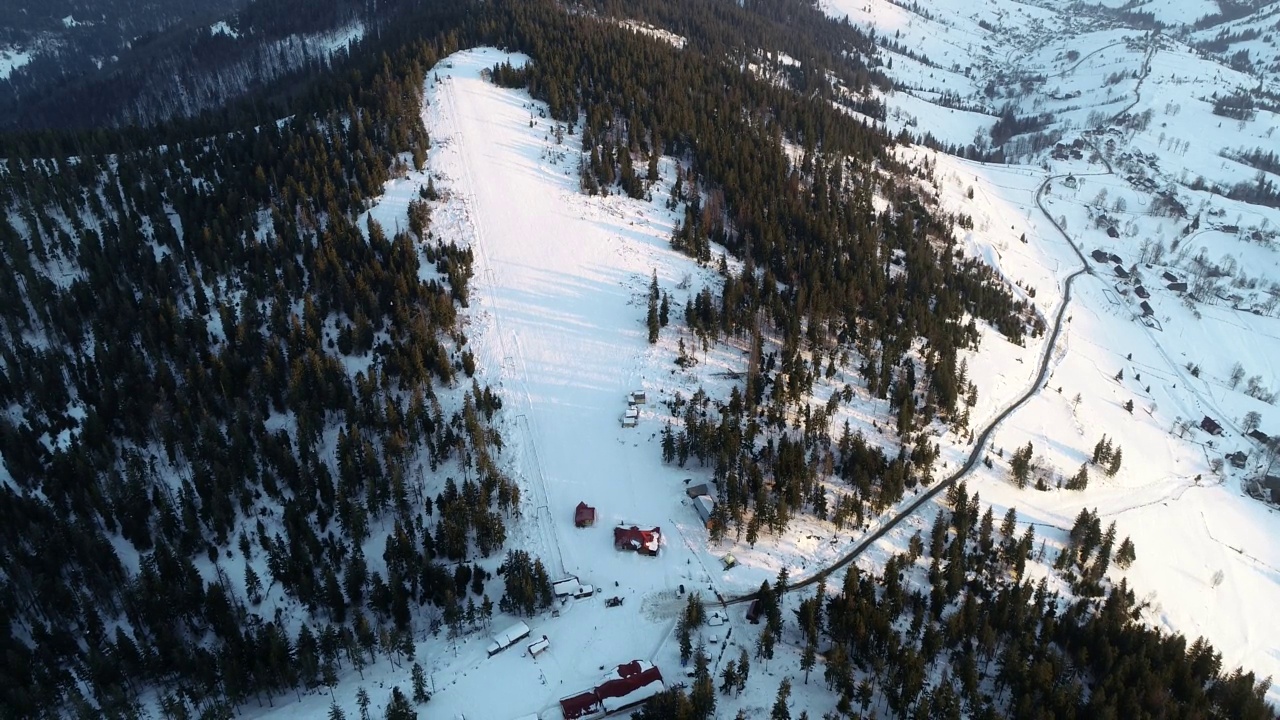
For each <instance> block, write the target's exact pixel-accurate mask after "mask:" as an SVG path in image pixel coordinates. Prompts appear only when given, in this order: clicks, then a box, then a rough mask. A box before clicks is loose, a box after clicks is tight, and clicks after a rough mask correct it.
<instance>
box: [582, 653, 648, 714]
mask: <svg viewBox="0 0 1280 720" xmlns="http://www.w3.org/2000/svg"><path fill="white" fill-rule="evenodd" d="M665 689H666V686H665V685H663V682H662V673H661V672H659V671H658V668H656V667H654V666H653V665H651V664H650V663H647V662H644V661H642V660H632V661H631V662H629V663H626V664H625V665H619V666H618V667H617V668H616V669H615V670H614V671H613V672H611V673H609V674H608V675H606V676H605V678H604V681H603V682H601V683H600V684H599V685H597V686H596V687H595V689H593V690H589V691H587V692H583V693H578V694H577V695H570V696H569V697H566V698H561V700H560V712H561V713H563V714H564V718H565V720H576V719H577V718H581V717H586V716H590V715H594V714H596V713H606V712H609V713H612V712H617V711H619V710H624V709H626V708H630V707H634V706H636V705H640V704H641V703H643V702H645V701H646V700H648V699H649V698H651V697H653V696H654V695H657V694H658V693H660V692H662V691H663V690H665Z"/></svg>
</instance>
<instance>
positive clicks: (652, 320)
mask: <svg viewBox="0 0 1280 720" xmlns="http://www.w3.org/2000/svg"><path fill="white" fill-rule="evenodd" d="M645 322H646V325H647V326H648V328H649V344H650V345H652V344H654V343H656V342H658V330H659V329H660V328H661V327H662V322H661V318H660V317H659V314H658V271H657V270H655V271H653V282H652V283H651V284H650V285H649V312H648V316H647V318H646V320H645Z"/></svg>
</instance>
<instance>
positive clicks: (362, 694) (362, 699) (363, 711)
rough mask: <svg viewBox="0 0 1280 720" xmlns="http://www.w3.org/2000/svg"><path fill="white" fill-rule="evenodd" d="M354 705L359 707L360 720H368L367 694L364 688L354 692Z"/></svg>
mask: <svg viewBox="0 0 1280 720" xmlns="http://www.w3.org/2000/svg"><path fill="white" fill-rule="evenodd" d="M356 705H357V706H359V707H360V720H369V692H368V691H367V690H365V689H364V687H360V688H359V689H358V690H356Z"/></svg>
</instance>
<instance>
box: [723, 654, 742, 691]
mask: <svg viewBox="0 0 1280 720" xmlns="http://www.w3.org/2000/svg"><path fill="white" fill-rule="evenodd" d="M737 686H738V663H737V662H735V661H733V660H730V661H729V662H727V663H725V665H724V670H722V671H720V692H721V693H722V694H724V695H728V694H729V693H730V692H731V691H732V690H733V689H734V688H735V687H737Z"/></svg>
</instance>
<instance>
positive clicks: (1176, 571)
mask: <svg viewBox="0 0 1280 720" xmlns="http://www.w3.org/2000/svg"><path fill="white" fill-rule="evenodd" d="M914 154H915V156H916V157H918V158H923V157H926V156H927V157H928V158H929V159H930V161H932V162H936V163H937V165H936V176H937V178H938V186H939V190H940V193H939V195H940V198H941V200H942V204H943V206H944V207H951V208H954V209H956V210H959V211H963V212H966V213H968V214H970V215H971V216H972V217H973V218H974V221H975V227H974V231H973V232H970V233H967V234H966V237H965V241H966V245H967V246H968V249H969V251H970V252H971V253H974V254H978V255H980V256H982V257H984V258H985V259H986V260H987V261H988V262H990V263H992V264H993V265H994V266H995V267H997V268H998V269H999V270H1000V271H1001V273H1002V274H1003V275H1004V276H1005V277H1007V278H1009V279H1011V280H1013V281H1017V282H1020V284H1021V285H1022V286H1023V287H1034V288H1035V289H1036V291H1037V292H1036V297H1035V302H1036V304H1037V307H1039V308H1040V309H1041V310H1042V311H1047V310H1048V309H1049V308H1050V307H1056V305H1057V303H1058V302H1059V301H1060V299H1061V280H1062V278H1063V277H1064V276H1065V275H1066V274H1067V273H1069V272H1071V271H1073V270H1075V269H1077V268H1078V267H1079V266H1080V260H1079V258H1078V257H1077V256H1076V255H1075V252H1074V251H1073V250H1072V249H1071V248H1070V246H1069V245H1068V244H1067V242H1066V241H1065V240H1064V239H1063V238H1062V236H1061V234H1059V233H1058V232H1057V231H1056V230H1055V229H1054V228H1053V226H1052V225H1051V224H1050V222H1049V220H1048V218H1046V217H1045V216H1044V215H1043V214H1042V213H1040V212H1039V211H1038V210H1036V209H1035V207H1036V206H1035V201H1034V190H1035V187H1036V186H1038V185H1039V182H1040V181H1041V180H1042V179H1043V178H1045V177H1046V173H1044V172H1043V171H1040V170H1039V169H1030V168H1019V167H1016V166H989V165H983V164H980V163H973V162H968V161H964V160H959V159H956V158H952V157H949V156H947V155H944V154H939V153H934V152H931V151H914ZM1093 171H1094V172H1105V167H1102V166H1098V167H1096V168H1094V170H1093ZM1063 179H1064V178H1062V177H1056V178H1054V179H1053V181H1052V182H1051V184H1050V186H1049V188H1048V190H1047V192H1046V194H1045V198H1044V202H1045V207H1046V209H1047V210H1048V211H1049V212H1050V213H1051V214H1053V215H1054V216H1055V217H1059V218H1062V219H1064V220H1065V226H1066V228H1067V230H1068V233H1069V234H1070V235H1071V236H1072V237H1073V239H1076V241H1077V242H1080V243H1082V245H1083V247H1082V249H1083V250H1085V252H1086V253H1087V252H1089V251H1090V250H1091V249H1093V248H1095V247H1104V248H1106V249H1107V250H1108V252H1115V253H1117V254H1119V255H1121V256H1122V257H1123V258H1124V260H1123V264H1124V265H1125V267H1129V266H1130V265H1131V264H1133V263H1134V262H1136V261H1138V260H1139V258H1138V257H1137V255H1136V253H1137V251H1138V249H1137V247H1136V245H1137V243H1138V240H1137V239H1134V238H1120V239H1112V238H1108V237H1107V236H1106V234H1105V233H1104V232H1102V231H1101V230H1098V229H1096V228H1092V227H1090V226H1089V216H1088V211H1087V208H1086V204H1085V202H1082V201H1081V200H1079V198H1081V197H1085V198H1090V199H1091V198H1093V197H1094V195H1095V194H1096V193H1097V192H1098V190H1099V189H1100V188H1101V187H1104V186H1110V187H1111V190H1112V192H1113V193H1114V192H1115V191H1116V189H1117V187H1120V186H1123V183H1122V182H1119V181H1118V180H1117V179H1116V178H1115V177H1114V176H1110V175H1086V174H1084V173H1079V174H1078V175H1077V176H1076V181H1077V183H1079V185H1078V187H1077V188H1075V189H1072V188H1068V187H1065V186H1064V185H1063V184H1062V180H1063ZM970 187H972V188H973V198H972V199H970V198H968V196H967V195H968V189H969V188H970ZM1144 221H1148V222H1150V221H1151V220H1150V219H1144ZM1075 228H1080V230H1079V231H1077V230H1075ZM1022 233H1026V237H1027V240H1028V242H1027V243H1026V244H1023V243H1021V242H1019V239H1020V237H1021V234H1022ZM1098 236H1101V238H1100V239H1099V237H1098ZM1234 237H1235V236H1234V235H1232V236H1231V239H1232V240H1233V241H1234ZM1192 239H1193V240H1195V241H1196V243H1197V245H1195V246H1194V247H1197V248H1198V247H1199V244H1198V243H1200V242H1210V241H1212V240H1213V239H1214V238H1213V235H1212V234H1210V236H1209V237H1204V235H1198V236H1195V237H1193V238H1192ZM1190 241H1191V240H1188V242H1190ZM1246 245H1247V246H1246V247H1244V248H1240V250H1241V251H1242V252H1244V251H1247V252H1251V253H1254V259H1253V263H1252V264H1251V266H1250V267H1251V272H1253V273H1262V274H1264V275H1268V276H1270V277H1277V275H1276V274H1275V272H1276V271H1275V269H1274V263H1275V261H1276V254H1275V252H1274V251H1270V250H1265V249H1263V248H1260V247H1258V246H1257V245H1256V244H1246ZM1217 246H1218V247H1219V248H1223V249H1226V248H1230V247H1231V246H1230V245H1227V244H1226V243H1221V244H1219V245H1217ZM1192 252H1193V253H1194V252H1195V251H1194V250H1193V251H1192ZM1089 264H1090V265H1091V266H1092V267H1093V270H1094V272H1093V274H1091V275H1086V276H1084V277H1081V278H1080V279H1079V280H1078V281H1077V282H1076V284H1075V286H1074V291H1073V297H1072V299H1071V305H1070V307H1069V310H1068V317H1069V318H1070V320H1069V322H1068V324H1067V327H1066V329H1065V331H1064V335H1063V337H1062V339H1060V340H1059V343H1058V346H1057V348H1056V349H1055V351H1054V355H1053V357H1054V361H1053V367H1052V371H1051V375H1050V376H1049V378H1048V380H1047V382H1046V387H1045V388H1044V389H1043V391H1042V392H1040V393H1039V394H1038V395H1037V396H1036V397H1034V398H1032V399H1031V400H1030V401H1029V402H1028V403H1027V404H1026V405H1024V406H1023V407H1022V408H1020V409H1019V410H1018V411H1017V412H1015V413H1014V414H1013V415H1012V416H1011V417H1010V418H1009V419H1008V420H1007V421H1006V422H1005V423H1004V424H1003V425H1002V426H1001V429H1000V430H999V431H998V432H997V434H996V436H995V438H994V439H993V442H992V447H991V448H990V452H989V456H990V457H992V459H993V460H995V463H994V468H993V469H990V470H988V469H986V468H982V467H979V468H978V469H977V470H976V471H975V474H974V478H973V479H971V480H970V481H969V484H970V488H971V490H975V491H978V492H980V493H981V495H982V500H983V501H984V502H985V503H989V504H991V505H992V506H993V507H994V508H995V510H996V514H997V515H999V513H1000V512H1002V511H1003V510H1004V509H1006V508H1008V507H1016V508H1017V510H1018V513H1019V518H1020V519H1021V520H1022V521H1024V522H1031V523H1035V524H1036V526H1037V528H1036V530H1037V533H1038V535H1039V536H1040V537H1049V538H1051V539H1054V538H1056V539H1061V538H1062V537H1064V536H1065V532H1066V530H1067V529H1069V528H1070V527H1071V525H1072V523H1073V521H1074V519H1075V517H1076V516H1077V514H1078V513H1079V512H1080V510H1081V509H1084V508H1090V509H1095V508H1096V509H1097V510H1098V511H1099V513H1100V515H1101V516H1102V518H1103V519H1104V522H1105V521H1109V520H1114V521H1115V522H1116V525H1117V529H1118V532H1119V534H1120V536H1121V537H1123V536H1126V535H1128V536H1131V537H1132V539H1133V540H1134V542H1135V544H1136V546H1137V548H1138V557H1139V559H1138V561H1137V562H1136V563H1135V564H1134V565H1133V567H1132V568H1130V569H1129V570H1128V571H1127V572H1126V573H1125V574H1124V575H1125V576H1126V577H1127V578H1128V580H1129V583H1130V586H1131V587H1132V588H1133V589H1134V590H1135V592H1136V593H1137V595H1138V597H1139V598H1141V599H1145V600H1147V601H1148V602H1149V603H1150V608H1149V610H1148V611H1147V613H1146V614H1145V619H1146V620H1148V621H1149V622H1152V623H1153V624H1156V625H1158V626H1160V627H1162V628H1164V629H1166V630H1168V631H1171V632H1180V633H1183V634H1184V635H1187V636H1188V637H1190V638H1192V639H1194V638H1195V637H1197V636H1201V635H1203V636H1204V637H1206V638H1207V639H1208V640H1210V641H1211V642H1213V643H1214V645H1215V647H1217V648H1218V649H1219V650H1220V651H1221V652H1222V653H1223V660H1224V666H1226V667H1235V666H1237V665H1243V666H1244V667H1245V669H1248V670H1253V671H1254V672H1255V673H1257V675H1258V676H1259V677H1266V676H1269V675H1270V676H1280V638H1278V637H1277V636H1276V635H1275V633H1274V631H1273V630H1270V629H1268V628H1271V627H1272V626H1273V623H1272V622H1271V620H1270V619H1269V618H1268V617H1267V615H1266V613H1265V612H1264V611H1262V610H1261V608H1266V607H1271V606H1272V605H1274V604H1275V603H1276V602H1280V546H1277V545H1276V543H1275V542H1274V538H1275V536H1276V534H1277V532H1280V512H1277V511H1276V510H1274V509H1270V508H1268V507H1266V506H1264V505H1262V504H1261V503H1258V502H1257V501H1255V500H1253V499H1251V498H1248V497H1246V496H1245V495H1244V494H1243V493H1242V490H1241V481H1242V479H1244V478H1246V477H1248V476H1250V475H1252V474H1253V473H1254V472H1255V471H1256V467H1257V463H1258V462H1259V461H1260V460H1259V456H1260V448H1259V447H1258V445H1257V444H1256V443H1255V442H1254V441H1253V440H1251V439H1248V438H1245V437H1243V435H1242V433H1241V432H1240V431H1239V421H1240V418H1242V417H1243V416H1244V414H1245V413H1246V412H1249V411H1257V412H1259V413H1260V414H1261V415H1262V418H1263V425H1262V429H1263V430H1264V431H1266V432H1270V433H1274V432H1275V431H1276V424H1275V423H1276V420H1277V418H1278V417H1280V416H1277V414H1276V412H1275V409H1274V407H1273V406H1272V405H1269V404H1267V403H1264V402H1262V401H1260V400H1257V399H1255V398H1252V397H1249V396H1248V395H1246V394H1245V393H1244V392H1242V391H1243V390H1244V383H1241V384H1240V385H1239V386H1238V387H1237V388H1236V389H1232V388H1231V387H1230V381H1229V378H1228V375H1229V373H1230V370H1231V366H1232V364H1233V363H1235V362H1239V363H1240V364H1241V366H1242V367H1243V368H1245V369H1246V373H1247V375H1249V376H1252V375H1255V374H1257V375H1259V377H1261V378H1265V379H1266V380H1265V381H1264V382H1266V383H1267V384H1271V385H1274V382H1275V381H1274V378H1277V377H1280V367H1277V361H1276V358H1277V352H1278V351H1280V342H1278V341H1280V332H1278V331H1280V319H1276V318H1274V317H1262V316H1258V315H1255V314H1253V313H1250V312H1246V311H1243V310H1233V309H1231V308H1230V307H1229V306H1227V307H1224V306H1222V305H1197V307H1196V308H1195V309H1192V308H1189V307H1187V306H1186V305H1185V304H1184V303H1182V302H1181V300H1180V298H1179V294H1178V293H1175V292H1172V291H1169V290H1167V289H1166V288H1165V287H1164V284H1165V283H1163V282H1161V280H1162V278H1161V275H1162V273H1163V272H1165V271H1166V270H1167V269H1169V270H1172V271H1174V272H1176V273H1178V274H1179V275H1180V276H1181V275H1182V271H1181V270H1178V269H1176V268H1166V267H1164V266H1152V267H1151V268H1148V267H1146V266H1145V264H1141V263H1140V266H1139V269H1138V272H1139V273H1140V276H1141V278H1142V279H1141V280H1139V282H1146V286H1147V287H1149V288H1150V292H1151V299H1150V301H1149V302H1150V303H1151V304H1152V306H1153V307H1154V308H1155V318H1154V322H1152V323H1151V324H1152V325H1153V327H1149V326H1148V325H1147V324H1144V323H1143V322H1142V320H1141V317H1140V316H1141V315H1142V310H1141V308H1140V307H1139V302H1140V301H1139V299H1138V298H1137V297H1135V296H1134V284H1130V283H1125V282H1122V281H1120V279H1119V278H1118V277H1117V275H1116V274H1115V272H1114V263H1097V262H1094V261H1093V260H1092V259H1090V260H1089ZM979 354H980V356H981V359H978V358H972V357H971V359H970V360H969V365H970V367H972V368H982V370H980V371H977V372H975V378H974V381H975V382H976V383H977V385H978V388H979V398H980V400H979V405H978V407H977V408H975V425H977V424H978V423H979V422H980V421H978V420H977V419H976V418H977V417H979V416H981V415H984V414H985V413H983V412H981V411H982V410H983V409H984V408H990V407H992V401H991V400H990V399H988V396H989V395H991V394H992V393H991V392H990V391H988V390H987V389H988V388H992V389H993V390H995V391H996V392H999V391H1000V389H1003V388H1005V387H1008V386H1010V385H1012V386H1015V387H1016V386H1019V385H1020V384H1023V383H1025V382H1026V380H1025V379H1024V378H1025V377H1027V373H1028V368H1029V367H1030V364H1031V363H1033V362H1034V360H1033V358H1032V357H1031V356H1030V355H1029V354H1028V352H1027V351H1013V352H1009V353H1004V354H996V353H991V352H989V341H984V345H983V349H982V351H981V352H980V353H979ZM1002 355H1003V356H1002ZM1018 363H1023V364H1018ZM1187 363H1195V364H1197V365H1199V366H1200V369H1199V373H1198V377H1196V376H1193V375H1192V374H1191V372H1190V371H1189V369H1188V367H1187ZM1122 370H1123V373H1124V375H1123V379H1122V380H1117V379H1116V377H1117V375H1118V374H1119V373H1120V372H1121V371H1122ZM1128 401H1133V403H1134V409H1133V411H1132V412H1130V411H1128V410H1126V409H1125V407H1124V405H1125V403H1126V402H1128ZM1205 415H1209V416H1211V417H1213V418H1216V419H1217V420H1218V421H1219V422H1221V423H1222V424H1223V425H1224V426H1225V427H1227V428H1228V429H1227V431H1226V432H1225V434H1224V435H1223V436H1222V437H1212V436H1210V435H1209V434H1207V433H1206V432H1204V431H1203V430H1201V429H1199V427H1198V425H1199V423H1200V421H1201V419H1202V418H1203V417H1204V416H1205ZM1184 420H1190V421H1191V425H1192V428H1191V429H1189V430H1187V431H1185V433H1184V432H1183V431H1182V429H1181V428H1180V427H1178V428H1175V426H1176V425H1177V424H1178V423H1179V421H1184ZM1104 434H1105V435H1107V436H1108V437H1110V438H1111V439H1112V440H1113V442H1114V444H1115V445H1116V446H1118V447H1121V448H1123V450H1124V462H1123V465H1122V467H1121V469H1120V471H1119V472H1118V473H1117V474H1116V476H1115V477H1108V476H1107V475H1106V474H1105V473H1103V472H1102V469H1101V468H1098V467H1096V466H1091V467H1090V478H1091V480H1090V485H1089V488H1088V489H1087V490H1086V491H1083V492H1074V491H1067V490H1061V489H1057V487H1056V482H1057V481H1058V480H1064V479H1065V478H1067V477H1070V476H1071V475H1074V474H1075V472H1076V471H1077V470H1078V469H1079V467H1080V466H1081V465H1082V464H1083V463H1085V462H1087V461H1088V460H1089V459H1090V456H1091V454H1092V450H1093V447H1094V445H1095V444H1096V443H1097V442H1098V441H1099V440H1100V439H1101V438H1102V436H1103V435H1104ZM1027 442H1031V443H1032V444H1033V446H1034V448H1035V457H1036V464H1037V465H1038V466H1040V467H1041V468H1042V469H1044V470H1045V471H1046V473H1048V474H1049V475H1050V477H1049V479H1048V482H1049V484H1050V485H1051V486H1053V487H1051V489H1050V490H1048V491H1038V490H1035V489H1031V488H1028V489H1025V490H1018V489H1017V488H1016V487H1015V486H1014V485H1013V484H1011V482H1010V480H1009V479H1008V472H1009V471H1008V464H1007V462H1005V461H1003V460H1001V459H1000V458H1001V456H1003V457H1005V458H1007V457H1008V456H1009V454H1010V453H1011V452H1012V451H1013V450H1014V449H1016V448H1018V447H1021V446H1023V445H1025V444H1026V443H1027ZM1236 450H1240V451H1243V452H1244V453H1246V455H1248V457H1249V459H1248V462H1247V464H1246V467H1245V468H1243V469H1236V468H1233V467H1232V466H1231V465H1229V464H1227V465H1225V466H1224V467H1223V469H1222V470H1221V471H1220V472H1219V473H1215V472H1214V471H1213V467H1214V466H1215V465H1216V464H1221V461H1222V458H1223V457H1224V455H1226V454H1228V453H1232V452H1235V451H1236ZM963 451H964V448H961V447H957V448H955V449H953V450H952V451H951V453H952V455H960V454H962V453H963ZM944 457H948V453H947V448H946V446H945V445H944ZM1215 461H1216V463H1215ZM924 512H925V514H926V516H927V514H928V511H927V510H925V511H924ZM1218 571H1221V572H1222V577H1221V578H1215V574H1216V573H1217V572H1218ZM1118 573H1119V571H1118V570H1115V569H1113V570H1112V575H1113V577H1115V578H1117V579H1118V578H1119V577H1120V575H1119V574H1118ZM1269 698H1270V699H1271V700H1272V702H1276V701H1277V700H1280V693H1277V690H1276V689H1275V688H1272V689H1271V691H1270V695H1269Z"/></svg>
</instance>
